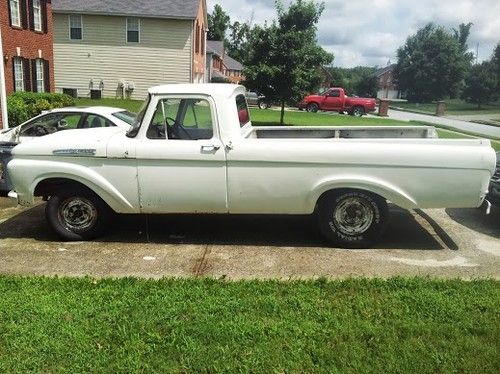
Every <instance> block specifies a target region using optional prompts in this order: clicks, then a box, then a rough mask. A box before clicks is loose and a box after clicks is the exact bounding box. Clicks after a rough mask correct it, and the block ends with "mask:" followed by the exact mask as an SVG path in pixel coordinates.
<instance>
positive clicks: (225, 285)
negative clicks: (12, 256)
mask: <svg viewBox="0 0 500 374" xmlns="http://www.w3.org/2000/svg"><path fill="white" fill-rule="evenodd" d="M0 293H1V295H2V298H0V371H1V372H113V373H114V372H296V373H299V372H353V373H356V372H384V373H391V372H392V373H395V372H417V373H436V372H469V373H498V372H499V371H500V361H499V360H498V352H499V349H500V343H499V342H500V319H499V314H498V310H500V283H499V282H498V281H494V280H473V281H462V280H432V279H427V278H411V279H404V278H393V279H389V280H377V279H373V280H367V279H350V280H343V281H325V280H322V279H320V280H317V281H290V282H279V281H241V282H227V281H220V280H209V279H201V280H200V279H189V280H174V279H165V280H160V281H153V280H138V279H132V278H128V279H117V280H111V279H107V280H93V279H89V278H83V279H82V278H80V279H58V278H37V277H31V278H20V277H7V276H2V277H0Z"/></svg>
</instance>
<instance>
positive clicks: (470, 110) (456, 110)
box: [391, 99, 500, 115]
mask: <svg viewBox="0 0 500 374" xmlns="http://www.w3.org/2000/svg"><path fill="white" fill-rule="evenodd" d="M445 102H446V114H452V115H472V114H496V113H500V103H495V104H483V105H482V106H481V109H477V105H476V104H471V103H466V102H465V101H463V100H459V99H452V100H445ZM391 105H392V106H395V107H400V108H403V109H409V110H414V111H418V112H423V113H427V114H429V113H430V114H435V113H436V103H405V102H394V103H392V104H391Z"/></svg>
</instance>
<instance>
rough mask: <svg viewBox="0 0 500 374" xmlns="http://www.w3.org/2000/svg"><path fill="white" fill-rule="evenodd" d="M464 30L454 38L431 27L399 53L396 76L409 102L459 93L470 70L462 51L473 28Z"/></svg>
mask: <svg viewBox="0 0 500 374" xmlns="http://www.w3.org/2000/svg"><path fill="white" fill-rule="evenodd" d="M466 26H467V25H466ZM462 29H463V30H462V31H461V34H460V31H459V32H458V34H459V35H458V36H457V37H455V35H452V34H450V33H449V32H447V31H446V30H445V29H443V28H442V27H436V26H434V25H433V24H431V23H430V24H428V25H426V26H425V27H423V28H421V29H420V30H418V31H417V33H416V34H415V35H412V36H410V37H409V38H408V39H407V40H406V43H405V45H404V46H402V47H400V48H399V49H398V51H397V55H398V63H397V65H396V69H395V74H396V79H397V80H398V83H399V87H400V89H401V90H402V91H406V93H407V96H408V99H410V100H411V101H419V102H429V101H432V100H440V99H443V98H444V97H446V96H448V95H455V94H456V93H457V92H458V91H459V88H460V86H461V84H462V82H463V79H464V78H465V74H466V72H467V70H468V68H469V66H470V61H469V60H468V58H467V55H466V54H464V47H463V45H466V44H463V43H465V41H464V40H463V38H464V37H465V36H466V34H467V33H468V30H469V29H470V27H465V28H464V27H462ZM467 35H468V34H467Z"/></svg>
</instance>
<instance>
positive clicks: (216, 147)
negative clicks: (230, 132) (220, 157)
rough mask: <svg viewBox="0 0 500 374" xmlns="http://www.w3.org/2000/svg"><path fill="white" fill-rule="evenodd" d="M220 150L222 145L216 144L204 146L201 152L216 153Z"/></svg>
mask: <svg viewBox="0 0 500 374" xmlns="http://www.w3.org/2000/svg"><path fill="white" fill-rule="evenodd" d="M219 148H220V145H214V144H210V145H202V146H201V151H202V152H216V151H218V150H219Z"/></svg>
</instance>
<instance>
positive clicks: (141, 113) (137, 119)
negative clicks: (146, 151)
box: [127, 95, 151, 138]
mask: <svg viewBox="0 0 500 374" xmlns="http://www.w3.org/2000/svg"><path fill="white" fill-rule="evenodd" d="M150 100H151V95H148V97H147V98H146V100H144V103H142V107H141V109H140V110H139V113H137V116H136V117H135V119H134V122H133V123H132V127H131V128H130V130H128V131H127V136H128V137H129V138H135V137H136V136H137V133H138V132H139V129H140V128H141V123H142V120H143V118H144V115H145V114H146V110H147V109H148V105H149V101H150Z"/></svg>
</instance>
